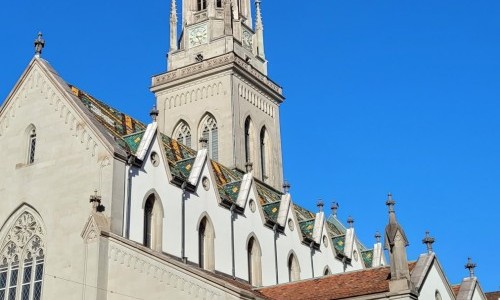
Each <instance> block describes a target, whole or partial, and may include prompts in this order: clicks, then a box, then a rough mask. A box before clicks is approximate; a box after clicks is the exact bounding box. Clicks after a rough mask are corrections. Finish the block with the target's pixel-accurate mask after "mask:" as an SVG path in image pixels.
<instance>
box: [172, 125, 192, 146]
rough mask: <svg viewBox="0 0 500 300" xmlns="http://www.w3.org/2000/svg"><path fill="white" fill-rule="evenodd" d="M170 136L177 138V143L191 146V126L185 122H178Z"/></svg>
mask: <svg viewBox="0 0 500 300" xmlns="http://www.w3.org/2000/svg"><path fill="white" fill-rule="evenodd" d="M172 136H173V137H174V138H175V139H177V141H178V142H179V143H182V144H184V145H186V146H188V147H189V148H191V128H190V127H189V125H188V124H187V123H186V122H184V121H181V122H179V124H178V125H177V127H176V128H175V130H174V133H173V134H172Z"/></svg>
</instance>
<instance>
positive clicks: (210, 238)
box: [198, 217, 215, 271]
mask: <svg viewBox="0 0 500 300" xmlns="http://www.w3.org/2000/svg"><path fill="white" fill-rule="evenodd" d="M214 237H215V232H214V228H213V225H212V223H211V222H210V221H209V220H208V218H207V217H204V218H203V219H202V220H201V222H200V225H199V227H198V247H199V252H198V253H199V257H198V261H199V264H200V268H203V269H205V270H210V271H213V270H215V253H214Z"/></svg>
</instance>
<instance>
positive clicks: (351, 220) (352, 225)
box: [347, 216, 354, 228]
mask: <svg viewBox="0 0 500 300" xmlns="http://www.w3.org/2000/svg"><path fill="white" fill-rule="evenodd" d="M347 224H349V228H353V227H354V219H353V218H352V217H351V216H349V217H348V218H347Z"/></svg>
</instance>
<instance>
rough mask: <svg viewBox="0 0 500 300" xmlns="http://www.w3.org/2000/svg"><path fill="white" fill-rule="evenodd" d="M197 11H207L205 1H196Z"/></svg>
mask: <svg viewBox="0 0 500 300" xmlns="http://www.w3.org/2000/svg"><path fill="white" fill-rule="evenodd" d="M196 4H197V9H198V11H201V10H205V9H207V0H196Z"/></svg>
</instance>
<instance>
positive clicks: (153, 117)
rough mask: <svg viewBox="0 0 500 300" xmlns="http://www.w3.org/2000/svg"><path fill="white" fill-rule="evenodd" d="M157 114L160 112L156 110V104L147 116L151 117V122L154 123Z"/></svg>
mask: <svg viewBox="0 0 500 300" xmlns="http://www.w3.org/2000/svg"><path fill="white" fill-rule="evenodd" d="M159 114H160V112H159V111H158V109H157V108H156V104H155V105H154V106H153V108H152V109H151V111H150V112H149V115H150V116H151V119H152V120H153V122H156V119H157V118H158V115H159Z"/></svg>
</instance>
